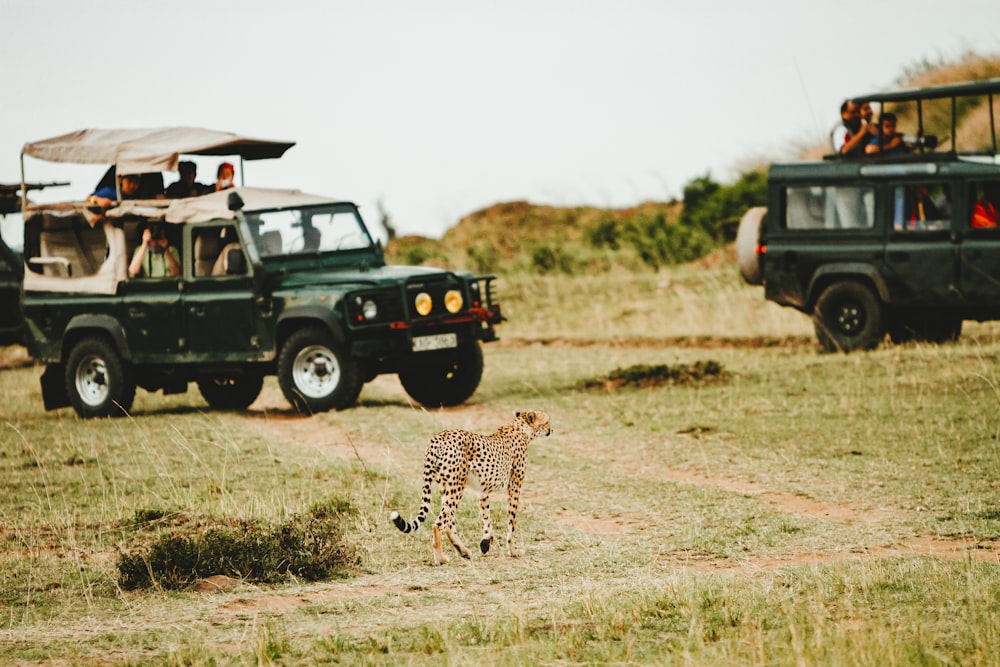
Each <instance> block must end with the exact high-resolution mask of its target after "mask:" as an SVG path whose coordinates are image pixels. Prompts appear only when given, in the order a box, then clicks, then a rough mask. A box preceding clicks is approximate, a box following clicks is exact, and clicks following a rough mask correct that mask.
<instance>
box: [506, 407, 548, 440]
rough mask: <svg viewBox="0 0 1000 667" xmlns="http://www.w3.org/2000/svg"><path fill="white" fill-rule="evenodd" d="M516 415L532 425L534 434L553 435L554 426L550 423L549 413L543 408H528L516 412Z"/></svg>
mask: <svg viewBox="0 0 1000 667" xmlns="http://www.w3.org/2000/svg"><path fill="white" fill-rule="evenodd" d="M514 416H515V417H517V418H518V419H520V420H521V421H523V422H524V423H525V424H527V425H528V426H530V427H531V430H532V433H533V434H534V435H546V436H547V435H551V434H552V426H551V425H550V424H549V415H548V414H546V413H544V412H542V411H541V410H526V411H524V412H515V413H514Z"/></svg>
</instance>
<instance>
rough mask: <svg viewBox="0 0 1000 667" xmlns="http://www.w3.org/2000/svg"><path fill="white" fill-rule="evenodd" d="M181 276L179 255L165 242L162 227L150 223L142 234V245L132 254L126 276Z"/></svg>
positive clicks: (165, 237) (175, 249) (156, 223)
mask: <svg viewBox="0 0 1000 667" xmlns="http://www.w3.org/2000/svg"><path fill="white" fill-rule="evenodd" d="M180 274H181V263H180V254H179V253H178V252H177V248H175V247H174V246H172V245H170V244H169V242H168V241H167V236H166V233H165V232H164V229H163V225H162V224H161V223H158V222H153V223H150V224H149V226H148V227H146V229H145V230H143V232H142V243H140V244H139V247H138V248H136V249H135V252H134V253H133V254H132V261H131V262H130V263H129V265H128V275H129V276H130V277H132V278H135V277H136V276H140V275H141V276H142V277H144V278H166V277H168V276H179V275H180Z"/></svg>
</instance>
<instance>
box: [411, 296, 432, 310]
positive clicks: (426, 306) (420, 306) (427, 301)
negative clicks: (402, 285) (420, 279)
mask: <svg viewBox="0 0 1000 667" xmlns="http://www.w3.org/2000/svg"><path fill="white" fill-rule="evenodd" d="M413 305H414V307H416V309H417V312H418V313H420V314H421V315H430V314H431V295H430V294H428V293H427V292H421V293H420V294H418V295H417V298H416V300H415V301H414V302H413Z"/></svg>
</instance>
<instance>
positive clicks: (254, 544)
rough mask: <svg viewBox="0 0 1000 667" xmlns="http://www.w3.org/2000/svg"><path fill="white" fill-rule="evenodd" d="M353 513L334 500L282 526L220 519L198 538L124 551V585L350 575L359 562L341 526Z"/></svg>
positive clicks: (171, 538) (173, 537)
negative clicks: (347, 514)
mask: <svg viewBox="0 0 1000 667" xmlns="http://www.w3.org/2000/svg"><path fill="white" fill-rule="evenodd" d="M348 509H349V507H348V506H347V505H346V504H344V503H342V502H339V501H334V502H332V503H329V504H326V505H320V506H317V507H314V508H313V509H312V510H310V512H309V513H307V514H294V515H292V516H291V517H289V518H288V520H286V521H285V522H284V523H282V524H281V525H279V526H276V527H275V526H272V527H268V526H265V525H262V524H261V523H260V522H257V521H251V520H243V519H241V520H235V521H231V522H220V521H215V522H214V523H216V524H217V525H215V526H213V527H210V528H207V529H204V530H202V531H200V532H199V533H197V534H190V533H189V534H182V533H177V532H174V533H171V534H168V535H164V536H162V537H160V538H158V539H156V540H155V541H154V542H153V543H152V544H151V545H149V546H148V547H145V548H140V549H136V550H134V551H132V552H130V553H122V554H121V556H120V558H119V561H118V575H119V576H118V581H119V584H120V585H121V587H122V588H123V589H125V590H132V589H136V588H146V587H149V586H160V587H162V588H166V589H181V588H186V587H188V586H190V585H192V584H194V583H195V582H196V581H198V580H200V579H204V578H206V577H210V576H214V575H220V574H221V575H226V576H229V577H238V578H241V579H246V580H248V581H254V582H264V583H269V582H276V581H280V580H282V579H285V578H287V577H290V576H292V577H300V578H302V579H306V580H308V581H318V580H321V579H328V578H331V577H335V576H345V575H346V574H347V573H348V572H349V571H350V569H351V568H352V567H355V566H356V565H357V563H358V559H357V557H356V555H355V553H354V550H353V549H352V548H351V547H350V546H349V545H348V544H347V543H346V542H345V541H344V537H343V531H342V530H341V527H340V524H341V521H342V520H343V517H344V514H345V512H346V511H348Z"/></svg>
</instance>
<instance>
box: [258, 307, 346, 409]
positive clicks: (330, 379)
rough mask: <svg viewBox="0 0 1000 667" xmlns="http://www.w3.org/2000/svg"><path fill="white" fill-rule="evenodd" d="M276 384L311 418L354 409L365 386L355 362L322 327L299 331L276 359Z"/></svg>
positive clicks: (287, 398)
mask: <svg viewBox="0 0 1000 667" xmlns="http://www.w3.org/2000/svg"><path fill="white" fill-rule="evenodd" d="M278 384H279V385H280V386H281V393H283V394H284V395H285V399H286V400H287V401H288V402H289V403H291V404H292V407H294V408H295V409H296V410H298V411H299V412H302V413H305V414H313V413H316V412H326V411H327V410H343V409H344V408H349V407H351V406H352V405H354V404H355V403H356V402H357V400H358V394H360V393H361V387H362V385H363V384H364V383H363V382H362V381H361V369H360V367H359V364H358V362H357V360H355V359H352V358H351V356H350V354H349V353H348V352H347V350H346V349H345V348H344V347H343V346H340V345H337V343H336V342H335V341H334V339H333V336H332V335H331V334H330V332H329V331H328V330H327V329H326V328H325V327H322V326H311V327H306V328H305V329H299V330H298V331H296V332H295V333H293V334H292V335H291V336H289V337H288V340H287V341H285V344H284V346H283V347H282V348H281V353H280V354H279V355H278Z"/></svg>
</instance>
